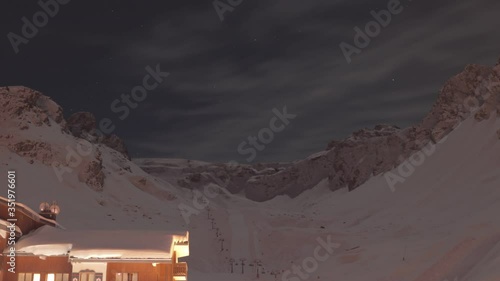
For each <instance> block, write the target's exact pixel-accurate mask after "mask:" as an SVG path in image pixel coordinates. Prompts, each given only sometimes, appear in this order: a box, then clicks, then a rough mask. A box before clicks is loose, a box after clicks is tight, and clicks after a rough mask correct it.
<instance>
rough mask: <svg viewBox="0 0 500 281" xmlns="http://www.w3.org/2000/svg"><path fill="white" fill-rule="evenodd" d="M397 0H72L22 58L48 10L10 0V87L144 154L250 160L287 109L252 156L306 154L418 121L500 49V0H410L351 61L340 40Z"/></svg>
mask: <svg viewBox="0 0 500 281" xmlns="http://www.w3.org/2000/svg"><path fill="white" fill-rule="evenodd" d="M43 1H47V0H43ZM54 1H55V0H54ZM60 1H61V2H63V1H62V0H60ZM64 1H68V0H64ZM391 1H395V0H391ZM391 1H387V0H381V1H379V0H376V1H373V0H372V1H359V0H358V1H352V0H310V1H305V0H276V1H269V0H243V1H241V3H240V4H239V5H236V6H235V7H232V8H231V10H232V11H227V12H225V13H224V14H223V17H224V19H223V21H221V19H220V17H219V15H218V13H217V11H216V9H215V8H214V3H213V1H211V0H203V1H198V0H179V1H167V0H163V1H147V0H145V1H139V0H135V1H118V0H114V1H104V0H101V1H88V0H85V1H84V0H71V1H69V3H67V4H64V5H63V4H60V6H59V11H58V12H57V13H55V15H54V16H53V17H50V18H49V19H48V22H47V23H46V25H44V26H42V27H40V28H39V30H38V32H37V33H36V34H35V35H34V36H33V37H32V38H30V39H28V42H27V43H19V45H18V48H19V52H18V53H17V54H16V53H15V51H14V48H13V46H12V45H11V42H10V39H9V36H8V34H9V33H10V32H13V33H15V34H17V35H18V36H22V27H23V24H24V23H23V21H22V20H21V19H22V18H23V17H26V18H28V19H29V20H30V21H32V20H33V15H34V14H35V13H37V12H38V11H41V10H42V8H41V6H40V5H39V4H38V3H37V1H22V0H15V1H2V3H1V4H0V7H1V8H0V11H1V13H2V16H1V22H2V24H1V26H0V29H1V32H0V33H1V35H2V37H1V38H2V39H1V40H0V51H1V61H0V85H2V86H6V85H24V86H28V87H31V88H33V89H36V90H39V91H41V92H43V93H44V94H46V95H48V96H50V97H51V98H52V99H54V100H55V101H56V102H57V103H59V104H60V105H61V106H62V107H63V108H64V110H65V115H66V117H68V116H69V115H71V114H72V113H74V112H78V111H90V112H92V113H94V114H95V115H96V117H97V119H98V120H102V119H103V118H109V119H110V120H112V122H113V125H114V126H115V129H114V130H113V133H116V134H117V135H119V136H120V137H121V138H122V139H124V140H125V142H126V144H127V146H128V147H129V150H130V152H131V155H132V157H170V158H189V159H200V160H208V161H230V160H235V161H238V162H241V163H245V162H246V156H243V155H240V153H238V150H237V148H238V146H239V145H240V144H241V143H242V142H243V141H247V138H248V137H249V136H254V135H257V134H258V132H259V130H261V129H263V128H268V127H269V122H270V120H272V118H273V116H274V113H273V109H274V108H276V109H278V110H280V111H281V110H282V109H283V107H285V106H286V107H287V111H288V112H289V113H290V114H294V115H296V117H295V119H293V120H291V121H290V124H289V125H287V126H286V128H285V129H283V130H282V131H281V132H277V133H276V134H275V136H274V139H273V140H272V142H271V143H269V144H266V145H265V149H262V151H258V153H257V157H256V158H255V160H254V161H288V160H294V159H300V158H304V157H306V156H308V155H309V154H312V153H314V152H317V151H320V150H323V149H324V148H325V147H326V145H327V143H328V142H329V141H331V140H333V139H340V138H344V137H346V136H347V135H349V134H350V133H351V132H352V131H354V130H357V129H360V128H364V127H372V126H374V125H376V124H379V123H389V124H395V125H398V126H400V127H405V126H408V125H411V124H413V123H415V122H417V121H418V120H420V119H421V118H422V117H423V116H424V115H425V114H426V113H427V112H428V111H429V110H430V107H431V105H432V103H433V102H434V101H435V99H436V97H437V94H438V91H439V89H440V88H441V86H442V85H443V83H444V82H445V81H446V80H447V79H448V78H449V77H451V76H452V75H454V74H457V73H459V72H460V71H461V70H463V68H464V67H465V65H466V64H470V63H479V64H486V65H494V64H495V63H496V61H497V59H498V58H499V57H500V36H499V31H498V28H499V26H500V14H499V13H500V12H499V11H500V1H498V0H477V1H470V0H468V1H465V0H459V1H430V0H425V1H424V0H420V1H419V0H413V1H408V0H403V1H401V5H402V8H401V9H402V11H401V12H400V13H398V14H394V15H392V17H391V21H390V23H389V24H388V25H387V26H386V27H383V28H381V31H380V34H379V35H377V36H374V37H373V38H372V39H371V41H370V43H369V44H368V46H366V47H365V48H362V49H360V50H361V52H360V53H359V54H353V55H352V57H351V59H352V61H351V63H348V62H347V61H346V58H345V57H344V55H343V53H342V50H341V48H340V47H339V45H340V43H341V42H346V43H348V44H351V45H353V46H355V43H354V36H355V33H356V32H355V30H354V28H355V27H356V26H357V27H360V28H361V29H364V28H365V25H366V24H367V23H369V22H370V21H372V20H374V19H373V16H372V15H371V14H370V12H371V11H372V10H375V11H377V12H380V11H381V10H382V9H384V10H387V9H388V4H389V3H390V2H391ZM6 2H8V3H6ZM229 2H233V3H238V2H239V1H237V0H232V1H228V0H221V3H229ZM42 19H43V18H42ZM157 65H159V66H160V68H161V71H163V72H168V73H170V75H169V76H168V77H166V78H165V79H164V81H163V82H162V83H160V84H159V85H158V87H156V88H155V89H153V90H151V91H149V92H148V93H147V97H146V98H145V100H143V101H141V102H139V103H137V108H135V109H131V110H130V113H129V114H128V116H127V117H126V118H124V120H121V119H120V116H121V115H122V114H117V113H116V112H113V110H111V104H112V103H113V101H114V100H116V99H120V97H121V95H122V94H130V93H131V91H132V89H133V88H134V87H136V86H138V85H142V83H143V78H144V77H145V75H146V74H147V71H146V69H145V68H146V67H147V66H150V67H152V68H155V67H156V66H157Z"/></svg>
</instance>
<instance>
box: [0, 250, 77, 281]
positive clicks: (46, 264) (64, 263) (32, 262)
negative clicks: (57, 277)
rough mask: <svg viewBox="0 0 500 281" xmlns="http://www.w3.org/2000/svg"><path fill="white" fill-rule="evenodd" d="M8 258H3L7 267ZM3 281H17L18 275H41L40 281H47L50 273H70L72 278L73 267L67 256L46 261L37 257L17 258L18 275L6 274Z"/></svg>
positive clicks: (46, 259) (47, 258)
mask: <svg viewBox="0 0 500 281" xmlns="http://www.w3.org/2000/svg"><path fill="white" fill-rule="evenodd" d="M7 259H8V257H3V261H2V263H3V264H4V265H5V264H6V262H7ZM5 270H6V269H5V268H4V276H3V280H2V281H17V274H18V273H40V274H41V279H40V281H46V278H47V274H48V273H68V274H70V276H71V271H72V266H71V263H70V262H69V260H68V257H67V256H62V257H46V258H45V259H44V260H42V259H40V258H39V257H36V256H17V257H16V273H15V274H13V273H10V272H5Z"/></svg>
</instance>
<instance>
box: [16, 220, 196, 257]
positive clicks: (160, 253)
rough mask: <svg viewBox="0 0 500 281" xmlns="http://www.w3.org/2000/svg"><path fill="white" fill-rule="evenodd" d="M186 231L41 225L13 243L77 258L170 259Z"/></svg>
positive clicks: (23, 249)
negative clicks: (59, 227) (79, 228)
mask: <svg viewBox="0 0 500 281" xmlns="http://www.w3.org/2000/svg"><path fill="white" fill-rule="evenodd" d="M187 239H188V234H187V232H168V231H148V230H84V231H81V230H79V231H74V230H62V229H56V228H53V227H47V226H44V227H41V228H40V229H38V230H37V231H35V232H33V233H31V234H29V235H27V236H25V237H23V238H22V239H21V240H20V241H19V242H18V243H17V245H16V250H17V252H18V253H19V254H23V253H25V254H33V255H40V256H54V255H68V254H69V256H71V257H73V258H77V259H169V258H170V257H171V251H172V247H173V244H174V243H173V242H175V241H187Z"/></svg>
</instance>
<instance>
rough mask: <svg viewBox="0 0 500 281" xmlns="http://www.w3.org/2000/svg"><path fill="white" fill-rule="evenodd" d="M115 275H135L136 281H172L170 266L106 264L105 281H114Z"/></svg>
mask: <svg viewBox="0 0 500 281" xmlns="http://www.w3.org/2000/svg"><path fill="white" fill-rule="evenodd" d="M116 273H137V274H138V281H172V280H173V278H172V264H165V263H161V264H160V263H159V264H156V266H153V264H152V263H108V271H107V278H106V281H116Z"/></svg>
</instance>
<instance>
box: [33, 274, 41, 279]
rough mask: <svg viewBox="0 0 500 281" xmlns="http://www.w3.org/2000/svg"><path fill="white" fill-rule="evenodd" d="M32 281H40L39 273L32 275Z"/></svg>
mask: <svg viewBox="0 0 500 281" xmlns="http://www.w3.org/2000/svg"><path fill="white" fill-rule="evenodd" d="M33 281H40V273H35V274H33Z"/></svg>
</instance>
